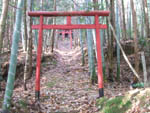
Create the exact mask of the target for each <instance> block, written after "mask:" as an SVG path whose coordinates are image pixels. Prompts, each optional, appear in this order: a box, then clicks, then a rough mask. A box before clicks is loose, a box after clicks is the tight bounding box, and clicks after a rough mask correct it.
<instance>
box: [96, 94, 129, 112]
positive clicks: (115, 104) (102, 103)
mask: <svg viewBox="0 0 150 113" xmlns="http://www.w3.org/2000/svg"><path fill="white" fill-rule="evenodd" d="M97 106H98V108H99V109H100V112H101V113H125V112H126V111H127V110H128V109H129V108H130V106H131V102H130V100H124V97H123V96H118V97H115V98H112V99H108V98H106V97H103V98H101V99H99V100H98V101H97Z"/></svg>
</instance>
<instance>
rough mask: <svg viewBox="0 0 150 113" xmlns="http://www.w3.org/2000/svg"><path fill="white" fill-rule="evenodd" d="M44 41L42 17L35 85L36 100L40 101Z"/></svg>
mask: <svg viewBox="0 0 150 113" xmlns="http://www.w3.org/2000/svg"><path fill="white" fill-rule="evenodd" d="M42 41H43V16H40V27H39V39H38V50H37V64H36V83H35V84H36V87H35V98H36V99H38V100H39V99H40V66H41V54H42Z"/></svg>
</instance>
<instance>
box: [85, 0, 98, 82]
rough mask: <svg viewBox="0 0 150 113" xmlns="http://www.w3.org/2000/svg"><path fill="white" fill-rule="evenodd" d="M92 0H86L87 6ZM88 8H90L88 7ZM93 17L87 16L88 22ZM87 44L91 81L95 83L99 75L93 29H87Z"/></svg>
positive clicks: (87, 22) (88, 22)
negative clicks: (96, 67) (95, 58)
mask: <svg viewBox="0 0 150 113" xmlns="http://www.w3.org/2000/svg"><path fill="white" fill-rule="evenodd" d="M90 2H91V1H90V0H85V3H86V6H87V7H88V6H89V4H90ZM87 10H88V9H87ZM91 21H92V20H91V18H89V17H87V18H86V24H90V23H91ZM86 33H87V44H88V64H89V71H90V76H91V82H92V83H93V84H94V83H96V82H97V76H96V72H95V60H94V50H93V36H92V30H90V29H87V30H86Z"/></svg>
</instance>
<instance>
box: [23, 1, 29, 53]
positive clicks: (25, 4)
mask: <svg viewBox="0 0 150 113" xmlns="http://www.w3.org/2000/svg"><path fill="white" fill-rule="evenodd" d="M26 7H27V0H24V17H23V21H24V40H25V51H27V39H28V34H27V21H26V9H27V8H26Z"/></svg>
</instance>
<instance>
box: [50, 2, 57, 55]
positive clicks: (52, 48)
mask: <svg viewBox="0 0 150 113" xmlns="http://www.w3.org/2000/svg"><path fill="white" fill-rule="evenodd" d="M53 7H54V11H56V0H54V5H53ZM53 24H56V17H54V18H53ZM54 42H55V30H54V29H53V30H52V37H51V52H53V50H54Z"/></svg>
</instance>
